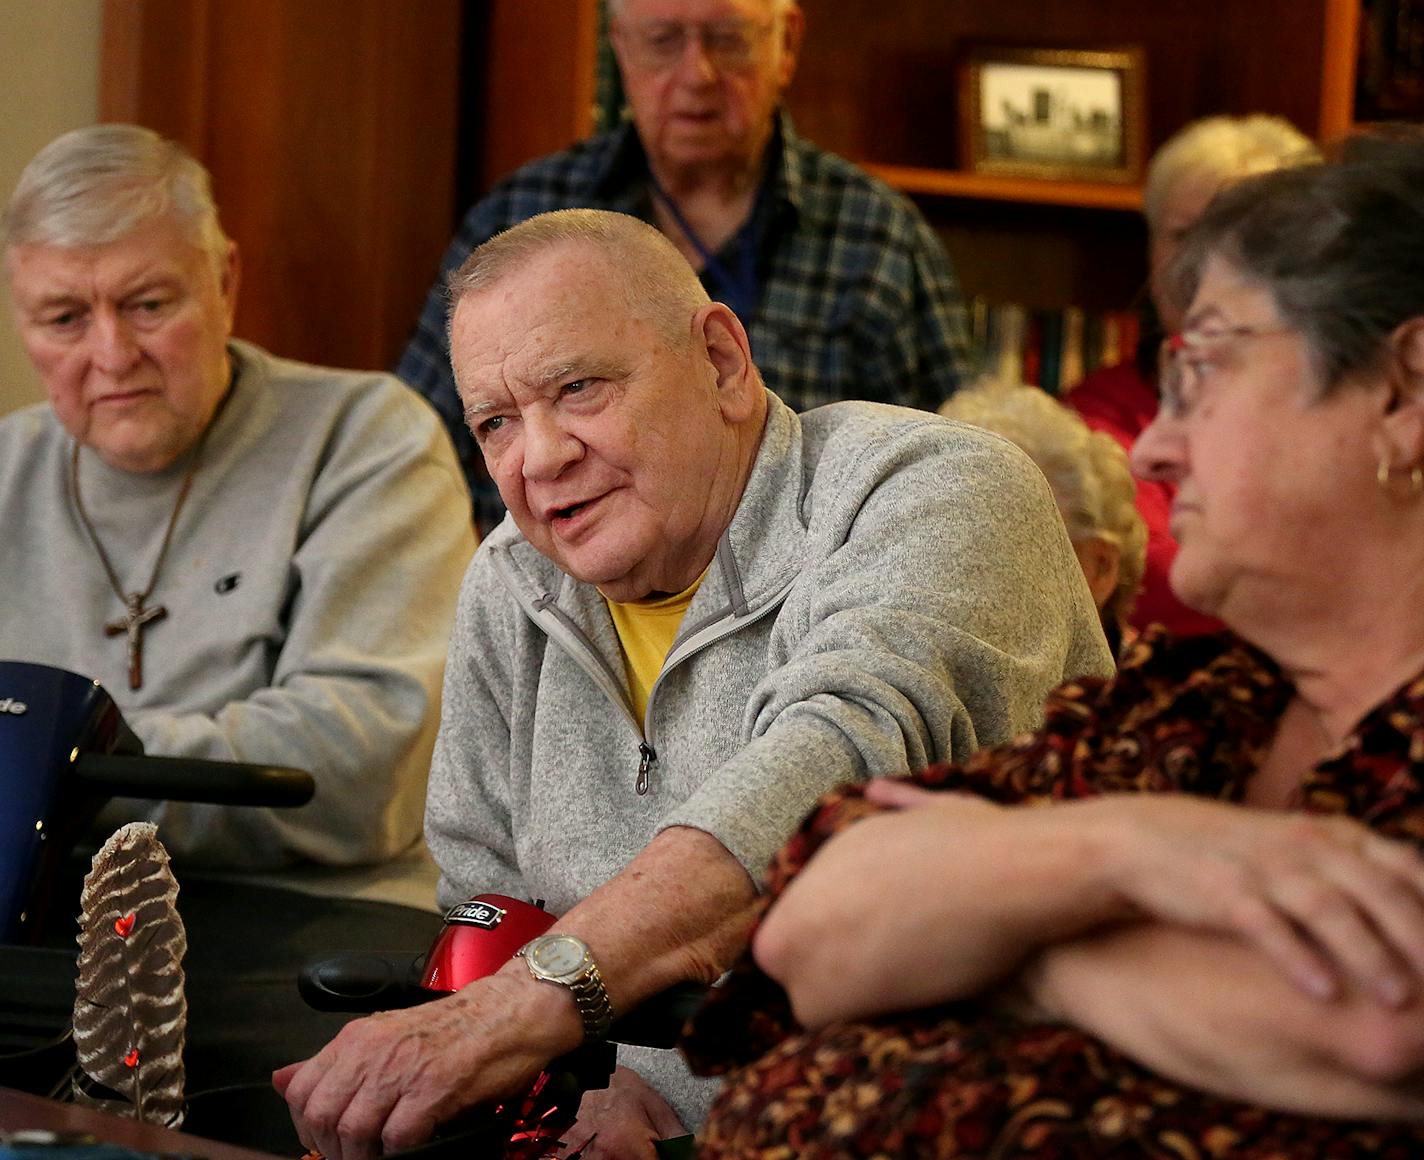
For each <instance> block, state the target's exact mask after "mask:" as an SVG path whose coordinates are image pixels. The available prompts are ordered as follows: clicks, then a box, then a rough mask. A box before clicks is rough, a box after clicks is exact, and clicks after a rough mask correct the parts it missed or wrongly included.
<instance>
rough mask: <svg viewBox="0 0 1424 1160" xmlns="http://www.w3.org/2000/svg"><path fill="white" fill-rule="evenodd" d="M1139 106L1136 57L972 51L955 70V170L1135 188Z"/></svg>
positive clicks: (1142, 150)
mask: <svg viewBox="0 0 1424 1160" xmlns="http://www.w3.org/2000/svg"><path fill="white" fill-rule="evenodd" d="M1145 98H1146V67H1145V54H1144V53H1143V51H1142V49H1140V48H1111V49H1108V48H1103V49H1067V48H1021V47H1004V46H990V45H981V46H975V47H972V48H970V49H969V50H968V52H967V53H966V56H965V61H964V65H963V67H962V68H961V70H960V102H959V109H960V154H961V159H962V160H961V164H962V165H963V167H964V168H965V169H968V170H971V171H972V172H975V173H991V174H1001V175H1005V176H1016V177H1029V178H1033V177H1037V178H1042V179H1045V180H1054V181H1105V182H1123V183H1131V182H1137V181H1140V180H1141V178H1142V167H1143V161H1144V157H1145V154H1146V125H1145V120H1144V109H1145V107H1146V106H1145Z"/></svg>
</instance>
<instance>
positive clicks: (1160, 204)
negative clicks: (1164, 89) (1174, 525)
mask: <svg viewBox="0 0 1424 1160" xmlns="http://www.w3.org/2000/svg"><path fill="white" fill-rule="evenodd" d="M1319 160H1320V151H1319V150H1318V149H1317V148H1316V147H1315V144H1314V142H1312V141H1311V140H1310V138H1309V137H1306V136H1305V135H1304V134H1303V133H1301V131H1300V130H1299V129H1297V128H1296V127H1295V126H1294V125H1292V124H1291V123H1290V122H1289V121H1287V120H1286V119H1285V118H1284V117H1275V116H1270V115H1268V114H1265V113H1253V114H1250V115H1248V116H1244V117H1233V116H1214V117H1203V118H1202V119H1201V120H1198V121H1193V122H1191V123H1190V124H1189V125H1187V126H1186V127H1185V128H1182V129H1180V130H1178V131H1177V132H1176V133H1174V134H1173V135H1172V136H1171V137H1169V138H1168V139H1167V141H1166V142H1165V143H1164V144H1163V145H1162V146H1161V148H1159V149H1158V150H1157V151H1156V152H1155V153H1154V154H1153V155H1152V160H1151V161H1150V162H1149V164H1148V166H1147V176H1146V180H1145V181H1144V183H1143V189H1142V216H1143V219H1144V221H1145V222H1146V225H1147V268H1148V284H1147V294H1146V299H1145V301H1144V303H1143V310H1142V315H1143V325H1142V341H1141V342H1140V343H1139V344H1138V349H1137V350H1136V351H1135V352H1131V351H1130V352H1128V356H1129V357H1127V358H1126V359H1124V360H1123V361H1122V362H1119V363H1115V364H1113V365H1111V366H1106V367H1102V368H1100V369H1098V370H1096V371H1094V372H1093V373H1092V374H1090V375H1088V377H1087V378H1085V379H1084V380H1083V381H1082V382H1080V383H1078V384H1077V385H1076V386H1074V387H1073V388H1072V390H1071V391H1070V392H1069V393H1068V394H1067V395H1066V396H1065V401H1066V402H1067V404H1068V405H1069V406H1070V407H1072V408H1073V409H1074V410H1075V411H1077V412H1078V413H1079V414H1080V415H1082V416H1083V419H1084V420H1085V421H1086V422H1087V424H1088V426H1090V427H1092V428H1093V429H1094V430H1095V431H1103V432H1106V433H1107V434H1108V435H1111V436H1112V437H1113V438H1114V439H1116V440H1117V441H1118V442H1119V443H1120V444H1122V446H1123V448H1124V449H1125V450H1127V451H1128V452H1131V451H1132V445H1133V443H1134V442H1136V440H1137V437H1138V436H1139V435H1140V434H1141V433H1142V431H1143V430H1144V429H1145V428H1146V426H1147V425H1148V424H1149V423H1150V422H1151V421H1152V417H1153V416H1154V415H1155V414H1156V413H1157V404H1158V386H1157V375H1156V371H1157V364H1156V359H1155V356H1156V347H1157V342H1158V340H1160V338H1161V337H1162V333H1163V331H1169V332H1170V331H1176V330H1178V329H1179V328H1180V327H1181V321H1182V320H1181V311H1180V308H1179V307H1178V306H1176V305H1175V304H1174V303H1173V302H1172V301H1171V299H1170V297H1169V295H1168V294H1167V285H1166V282H1167V278H1166V274H1167V270H1168V269H1169V268H1170V266H1171V264H1172V259H1173V258H1174V257H1175V256H1176V255H1177V252H1178V251H1179V250H1180V249H1181V246H1182V239H1183V238H1184V237H1185V235H1186V233H1187V231H1188V230H1189V229H1190V228H1191V226H1192V223H1194V222H1195V221H1196V220H1197V218H1199V217H1201V215H1202V213H1203V211H1204V210H1205V209H1206V207H1207V205H1208V204H1209V203H1210V202H1211V199H1212V198H1213V197H1215V196H1216V194H1218V193H1219V192H1221V190H1223V189H1226V188H1227V187H1229V186H1231V185H1232V184H1234V183H1235V182H1237V181H1240V180H1241V179H1242V178H1245V177H1250V176H1252V175H1254V174H1258V173H1265V172H1267V171H1269V170H1273V169H1280V168H1283V167H1285V166H1289V165H1305V164H1309V163H1312V162H1318V161H1319ZM1172 498H1173V489H1172V485H1171V484H1170V483H1168V482H1166V481H1165V480H1146V479H1145V480H1142V481H1140V482H1139V483H1138V485H1137V507H1138V510H1139V511H1140V512H1141V513H1142V517H1143V519H1145V520H1146V521H1147V527H1148V541H1147V570H1146V572H1145V573H1144V575H1143V585H1142V593H1141V597H1140V599H1139V600H1138V602H1137V606H1136V608H1135V609H1134V610H1133V616H1132V623H1133V624H1134V625H1135V626H1137V627H1138V628H1146V627H1147V626H1148V625H1149V624H1153V623H1160V624H1164V625H1166V626H1167V627H1168V628H1169V629H1171V630H1172V631H1173V632H1174V633H1176V634H1178V635H1181V636H1186V635H1193V634H1196V633H1202V632H1215V631H1217V630H1218V629H1220V627H1221V624H1220V622H1218V621H1216V620H1214V619H1213V618H1212V617H1209V616H1203V615H1202V614H1201V613H1199V612H1196V611H1194V610H1193V609H1191V608H1189V607H1187V606H1186V605H1184V604H1183V603H1182V602H1181V601H1180V600H1178V599H1177V598H1176V597H1175V596H1174V595H1173V594H1172V590H1171V587H1170V585H1169V584H1168V581H1167V575H1168V573H1169V572H1170V570H1171V567H1172V557H1173V556H1174V555H1175V554H1176V551H1177V544H1176V540H1175V539H1174V538H1173V537H1172V534H1171V531H1170V527H1169V525H1170V521H1171V516H1170V512H1171V505H1172Z"/></svg>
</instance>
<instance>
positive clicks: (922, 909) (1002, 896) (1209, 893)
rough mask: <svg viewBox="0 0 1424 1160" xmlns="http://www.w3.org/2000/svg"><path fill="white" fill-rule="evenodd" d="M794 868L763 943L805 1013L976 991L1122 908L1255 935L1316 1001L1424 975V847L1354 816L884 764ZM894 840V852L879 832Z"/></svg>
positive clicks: (1402, 995)
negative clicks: (950, 781) (909, 774)
mask: <svg viewBox="0 0 1424 1160" xmlns="http://www.w3.org/2000/svg"><path fill="white" fill-rule="evenodd" d="M871 792H872V794H874V795H876V796H878V797H879V798H880V799H881V801H882V804H888V805H898V806H901V807H903V808H901V809H900V810H899V811H898V812H896V813H893V814H889V815H885V816H882V817H875V818H871V819H869V820H867V821H863V822H860V823H858V824H856V825H853V826H851V827H850V828H849V829H847V830H846V831H844V832H842V833H840V834H838V835H837V836H836V837H835V838H833V839H832V840H831V841H830V842H828V843H827V844H826V846H825V847H823V848H822V849H821V850H820V851H819V852H818V853H817V854H816V855H815V856H814V857H813V858H812V860H811V862H810V863H809V864H808V865H807V866H806V867H805V869H804V870H803V871H802V872H801V874H800V875H798V876H797V877H796V878H795V879H793V880H792V882H791V883H790V884H789V885H788V886H787V887H786V889H785V891H784V893H783V894H782V896H781V898H780V899H779V900H778V902H777V904H776V906H774V907H773V908H772V910H771V911H770V913H769V914H768V916H767V919H766V921H765V922H764V924H763V925H762V926H761V928H760V929H759V931H758V933H757V936H756V941H755V944H754V950H755V953H756V955H757V958H758V961H759V962H760V963H761V964H762V965H763V967H764V968H765V969H766V970H767V971H768V973H769V974H771V975H772V976H773V977H775V978H777V979H778V980H779V981H780V982H781V983H782V984H783V985H784V986H785V987H786V988H787V991H788V993H789V995H790V997H791V1000H792V1003H793V1006H794V1009H795V1011H796V1014H797V1017H798V1018H799V1019H801V1020H802V1021H803V1022H804V1023H806V1024H808V1025H810V1026H818V1025H821V1024H824V1023H827V1022H831V1021H833V1020H837V1019H847V1018H859V1017H865V1016H869V1015H872V1014H876V1013H879V1012H884V1011H889V1010H904V1009H910V1008H915V1007H921V1006H926V1005H929V1004H932V1003H936V1002H942V1001H946V1000H951V999H962V998H969V997H973V996H976V995H980V994H983V993H984V992H986V991H987V990H989V989H990V988H992V987H994V986H995V985H996V984H998V983H999V982H1001V981H1003V980H1004V979H1005V978H1006V977H1007V976H1009V975H1010V974H1012V973H1013V972H1014V971H1015V970H1016V969H1017V968H1018V967H1019V966H1020V965H1022V964H1023V963H1025V962H1026V961H1027V960H1028V958H1029V957H1030V956H1031V955H1034V954H1035V953H1037V952H1038V951H1039V950H1040V949H1041V948H1044V947H1048V946H1052V945H1055V944H1058V943H1062V942H1065V941H1068V940H1071V939H1074V938H1076V937H1078V936H1079V935H1083V934H1087V933H1089V932H1092V931H1096V930H1100V929H1103V928H1105V927H1108V926H1111V925H1115V924H1118V923H1121V922H1124V921H1128V922H1131V921H1138V922H1142V921H1155V922H1158V923H1164V924H1167V925H1169V926H1172V927H1176V928H1180V929H1184V930H1187V931H1190V932H1194V933H1206V934H1213V935H1230V936H1233V937H1234V938H1236V939H1238V940H1240V941H1241V942H1243V944H1249V945H1250V946H1251V947H1253V948H1254V949H1255V951H1256V952H1257V953H1261V954H1262V955H1263V961H1269V962H1270V963H1271V964H1272V965H1273V967H1274V969H1275V970H1276V972H1277V973H1278V975H1280V976H1281V977H1282V978H1283V979H1284V980H1288V981H1289V982H1290V983H1293V984H1294V985H1295V987H1296V988H1297V989H1298V990H1299V991H1301V992H1302V993H1303V994H1304V995H1307V996H1310V997H1313V998H1314V999H1315V1000H1316V1001H1319V1002H1324V1001H1328V1000H1334V999H1336V998H1337V997H1339V996H1342V995H1343V994H1345V993H1346V992H1347V990H1348V989H1349V988H1350V987H1358V988H1360V989H1361V990H1362V991H1363V992H1366V993H1368V994H1371V995H1373V996H1374V997H1375V999H1376V1001H1377V1002H1380V1003H1382V1004H1385V1005H1387V1006H1390V1007H1394V1008H1398V1007H1400V1006H1401V1005H1403V1004H1405V1003H1407V1002H1408V1001H1409V1000H1410V999H1411V998H1412V997H1413V995H1414V994H1415V993H1416V992H1418V991H1419V990H1420V989H1421V980H1424V860H1421V859H1420V857H1419V856H1418V855H1417V854H1416V853H1415V851H1414V850H1413V848H1412V847H1410V846H1408V845H1405V844H1401V843H1395V842H1391V841H1388V840H1386V839H1384V838H1380V837H1378V836H1377V835H1373V834H1371V833H1370V832H1369V831H1368V830H1366V829H1365V828H1364V827H1363V826H1360V825H1359V824H1357V823H1355V822H1352V821H1350V820H1348V819H1345V818H1321V817H1305V816H1300V815H1290V814H1285V813H1279V812H1274V811H1261V810H1250V809H1246V808H1244V807H1240V806H1233V805H1225V804H1221V803H1216V802H1210V801H1201V800H1196V799H1191V798H1184V797H1179V796H1176V795H1116V796H1109V797H1102V798H1096V799H1088V800H1084V801H1079V802H1073V803H1068V804H1057V805H1046V806H1040V807H1018V808H1003V807H998V806H994V805H991V804H989V803H986V802H984V801H982V800H978V799H975V798H972V797H967V796H963V795H957V794H935V793H928V792H925V791H920V790H916V789H914V788H912V787H909V786H896V785H894V783H882V785H881V786H879V787H876V788H874V789H872V791H871ZM888 850H894V851H895V857H894V858H893V859H891V858H887V857H886V851H888Z"/></svg>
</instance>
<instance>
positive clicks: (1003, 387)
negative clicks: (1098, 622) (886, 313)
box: [939, 380, 1147, 623]
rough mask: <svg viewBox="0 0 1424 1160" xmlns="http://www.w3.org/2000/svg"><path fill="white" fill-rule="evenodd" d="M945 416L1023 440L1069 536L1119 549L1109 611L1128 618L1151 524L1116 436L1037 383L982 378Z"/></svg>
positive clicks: (952, 401)
mask: <svg viewBox="0 0 1424 1160" xmlns="http://www.w3.org/2000/svg"><path fill="white" fill-rule="evenodd" d="M939 413H940V414H941V415H945V416H947V417H948V418H951V419H957V420H959V421H960V422H961V423H970V424H972V425H973V426H975V427H983V428H984V429H985V430H987V431H992V432H994V433H995V434H996V435H1002V436H1003V437H1004V438H1005V439H1008V440H1009V441H1010V442H1012V443H1016V444H1018V446H1019V447H1021V448H1022V449H1023V450H1024V451H1025V452H1027V454H1028V457H1029V458H1030V459H1032V460H1033V461H1034V463H1036V464H1037V465H1038V469H1039V470H1040V471H1041V472H1043V474H1044V476H1045V477H1046V478H1047V479H1048V485H1049V487H1051V488H1052V489H1053V497H1054V499H1056V500H1057V501H1058V510H1059V511H1060V512H1062V513H1063V522H1064V524H1066V525H1067V528H1068V538H1069V539H1070V540H1072V541H1073V542H1074V543H1075V544H1076V543H1079V542H1081V541H1082V540H1085V539H1088V538H1091V537H1097V538H1098V539H1101V540H1106V541H1107V542H1108V543H1110V544H1112V545H1114V546H1115V547H1116V548H1117V550H1118V555H1119V561H1118V580H1117V587H1116V588H1115V589H1113V593H1112V595H1111V596H1110V597H1108V599H1107V602H1106V603H1105V604H1104V606H1103V613H1104V616H1105V617H1111V618H1112V619H1114V620H1116V621H1117V622H1118V623H1125V622H1126V620H1127V616H1128V613H1130V612H1131V611H1132V604H1133V601H1134V600H1135V599H1136V598H1137V590H1138V587H1139V586H1140V585H1141V583H1142V575H1143V573H1144V572H1145V571H1146V568H1147V525H1146V523H1145V522H1144V521H1143V519H1142V516H1141V514H1140V513H1139V512H1138V510H1137V486H1136V484H1135V483H1134V482H1133V478H1132V469H1131V468H1130V467H1129V466H1128V461H1127V452H1125V451H1124V450H1123V449H1122V447H1121V445H1120V444H1119V443H1118V442H1117V440H1115V439H1114V438H1113V437H1112V436H1111V435H1107V434H1105V433H1104V432H1102V431H1094V430H1092V429H1091V428H1090V427H1089V426H1088V425H1087V424H1086V423H1084V422H1083V420H1082V419H1081V418H1079V417H1078V415H1077V413H1076V412H1074V411H1071V410H1069V409H1068V408H1067V407H1065V406H1063V404H1062V403H1059V402H1058V401H1057V400H1056V399H1053V398H1052V397H1050V396H1049V395H1048V394H1046V393H1045V392H1044V391H1041V390H1040V389H1039V388H1038V387H1029V386H1023V385H1021V384H1013V385H1011V384H1005V383H999V382H995V381H993V380H982V381H981V382H979V383H977V384H976V385H975V386H973V387H971V388H968V389H965V390H960V391H957V392H956V393H955V394H953V395H951V396H950V397H949V398H948V399H947V400H945V402H944V403H942V404H941V405H940V408H939Z"/></svg>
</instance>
